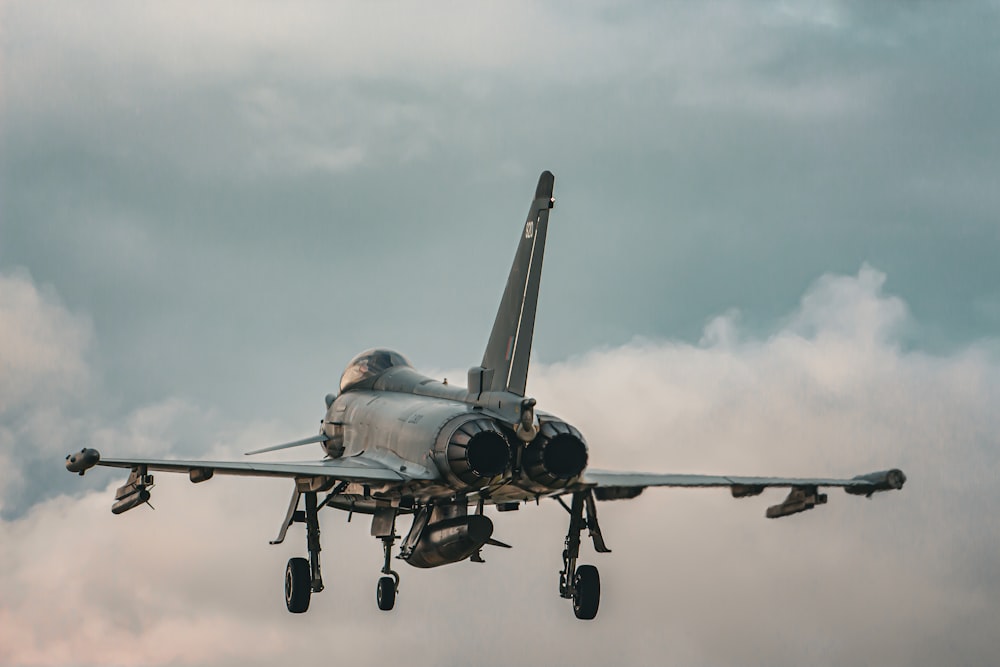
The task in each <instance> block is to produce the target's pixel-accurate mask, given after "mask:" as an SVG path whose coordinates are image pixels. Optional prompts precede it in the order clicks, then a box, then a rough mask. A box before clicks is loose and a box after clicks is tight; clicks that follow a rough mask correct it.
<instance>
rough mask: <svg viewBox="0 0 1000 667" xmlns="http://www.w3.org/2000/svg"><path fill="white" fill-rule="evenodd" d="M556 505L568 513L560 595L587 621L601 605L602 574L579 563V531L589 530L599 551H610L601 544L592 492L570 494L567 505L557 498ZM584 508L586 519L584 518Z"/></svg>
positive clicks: (595, 547) (577, 615)
mask: <svg viewBox="0 0 1000 667" xmlns="http://www.w3.org/2000/svg"><path fill="white" fill-rule="evenodd" d="M556 500H558V501H559V504H560V505H562V506H563V507H564V508H565V509H566V511H567V512H569V530H568V531H567V533H566V548H565V549H563V554H562V557H563V569H562V570H561V571H560V572H559V595H560V597H563V598H565V599H568V600H572V601H573V613H574V614H575V615H576V617H577V618H579V619H582V620H585V621H589V620H591V619H593V618H594V617H596V616H597V609H598V607H599V606H600V604H601V577H600V575H599V574H598V572H597V568H596V567H594V566H593V565H580V566H579V567H577V564H576V560H577V558H579V556H580V533H581V532H582V531H583V529H584V528H587V529H589V531H590V537H591V539H593V541H594V550H595V551H597V552H598V553H610V552H611V549H609V548H608V547H607V545H606V544H605V543H604V536H603V535H602V534H601V526H600V524H598V522H597V506H596V503H595V502H594V493H593V491H590V490H588V491H578V492H576V493H574V494H573V499H572V502H571V504H570V505H568V506H567V505H566V503H565V502H564V501H563V499H562V498H559V497H556ZM584 509H586V518H584Z"/></svg>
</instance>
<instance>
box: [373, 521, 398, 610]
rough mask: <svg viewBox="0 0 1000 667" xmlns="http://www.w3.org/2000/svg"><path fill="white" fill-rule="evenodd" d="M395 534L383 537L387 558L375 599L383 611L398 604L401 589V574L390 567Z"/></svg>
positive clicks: (383, 565)
mask: <svg viewBox="0 0 1000 667" xmlns="http://www.w3.org/2000/svg"><path fill="white" fill-rule="evenodd" d="M394 541H395V536H391V537H383V538H382V548H383V549H384V550H385V560H384V561H383V564H382V574H384V575H386V576H384V577H380V578H379V580H378V587H377V588H376V589H375V601H376V602H377V603H378V608H379V609H381V610H382V611H389V610H390V609H392V608H393V606H394V605H395V604H396V591H397V590H399V575H398V574H397V573H396V572H394V571H393V570H392V568H391V567H389V559H390V558H392V543H393V542H394Z"/></svg>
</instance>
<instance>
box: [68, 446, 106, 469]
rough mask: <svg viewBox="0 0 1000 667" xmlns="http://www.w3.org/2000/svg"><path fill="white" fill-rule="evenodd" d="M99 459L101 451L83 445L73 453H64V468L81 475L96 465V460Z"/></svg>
mask: <svg viewBox="0 0 1000 667" xmlns="http://www.w3.org/2000/svg"><path fill="white" fill-rule="evenodd" d="M100 460H101V453H100V452H99V451H97V450H96V449H89V448H87V447H84V448H83V449H81V450H80V451H78V452H76V453H75V454H67V455H66V470H69V471H70V472H76V473H80V474H81V475H82V474H83V473H85V472H87V471H88V470H90V469H91V468H93V467H94V466H96V465H97V462H98V461H100Z"/></svg>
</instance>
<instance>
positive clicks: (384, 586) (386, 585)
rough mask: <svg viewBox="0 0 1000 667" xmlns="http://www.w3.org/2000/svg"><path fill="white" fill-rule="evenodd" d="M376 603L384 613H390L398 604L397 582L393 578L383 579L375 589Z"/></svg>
mask: <svg viewBox="0 0 1000 667" xmlns="http://www.w3.org/2000/svg"><path fill="white" fill-rule="evenodd" d="M375 601H376V602H377V603H378V608H379V609H381V610H382V611H389V610H390V609H392V608H393V606H394V605H395V604H396V580H395V579H393V578H392V577H382V578H381V579H379V580H378V587H377V588H376V589H375Z"/></svg>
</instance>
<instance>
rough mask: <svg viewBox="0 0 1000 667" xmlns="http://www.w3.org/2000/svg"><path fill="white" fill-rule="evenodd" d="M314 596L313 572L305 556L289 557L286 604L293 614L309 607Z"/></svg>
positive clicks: (286, 572)
mask: <svg viewBox="0 0 1000 667" xmlns="http://www.w3.org/2000/svg"><path fill="white" fill-rule="evenodd" d="M310 597H312V574H311V573H310V572H309V561H308V560H306V559H305V558H289V559H288V565H287V567H285V606H286V607H288V611H290V612H292V613H293V614H301V613H303V612H305V611H306V610H307V609H309V598H310Z"/></svg>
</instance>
